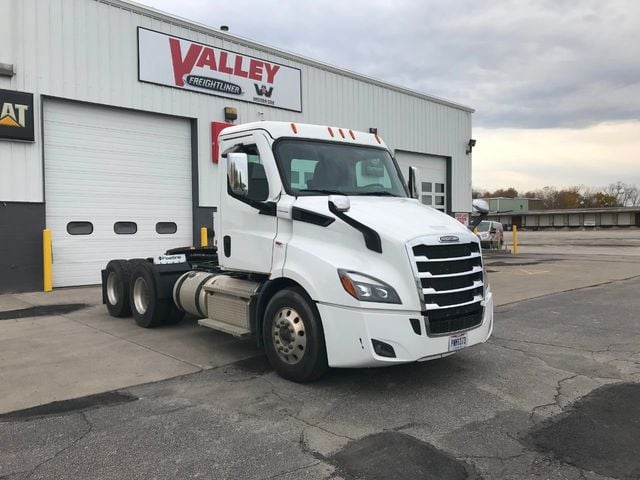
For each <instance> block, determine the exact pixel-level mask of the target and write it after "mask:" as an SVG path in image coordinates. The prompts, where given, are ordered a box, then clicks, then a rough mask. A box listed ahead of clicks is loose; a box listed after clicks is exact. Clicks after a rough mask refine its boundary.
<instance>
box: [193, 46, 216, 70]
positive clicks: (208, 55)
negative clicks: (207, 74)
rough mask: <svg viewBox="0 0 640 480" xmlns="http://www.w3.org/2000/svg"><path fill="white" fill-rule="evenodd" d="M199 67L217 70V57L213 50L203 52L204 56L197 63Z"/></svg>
mask: <svg viewBox="0 0 640 480" xmlns="http://www.w3.org/2000/svg"><path fill="white" fill-rule="evenodd" d="M196 66H197V67H205V66H207V67H209V68H210V69H211V70H214V71H215V70H216V56H215V55H214V54H213V48H208V47H207V48H205V49H204V50H202V54H201V55H200V58H199V59H198V63H196Z"/></svg>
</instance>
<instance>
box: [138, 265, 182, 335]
mask: <svg viewBox="0 0 640 480" xmlns="http://www.w3.org/2000/svg"><path fill="white" fill-rule="evenodd" d="M129 304H130V305H131V313H133V318H134V319H135V321H136V323H137V324H138V326H140V327H143V328H153V327H158V326H160V325H165V324H166V323H167V321H168V319H169V316H170V313H171V307H173V306H174V305H173V301H172V300H171V299H167V298H163V299H159V298H158V288H157V285H156V278H155V275H154V274H153V265H151V264H150V263H147V262H135V263H134V268H133V272H132V273H131V281H130V284H129Z"/></svg>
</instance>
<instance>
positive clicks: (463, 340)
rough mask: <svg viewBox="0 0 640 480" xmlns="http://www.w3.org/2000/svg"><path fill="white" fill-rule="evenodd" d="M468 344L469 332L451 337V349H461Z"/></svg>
mask: <svg viewBox="0 0 640 480" xmlns="http://www.w3.org/2000/svg"><path fill="white" fill-rule="evenodd" d="M466 346H467V334H466V333H458V334H457V335H451V336H450V337H449V351H450V352H453V351H454V350H460V349H461V348H464V347H466Z"/></svg>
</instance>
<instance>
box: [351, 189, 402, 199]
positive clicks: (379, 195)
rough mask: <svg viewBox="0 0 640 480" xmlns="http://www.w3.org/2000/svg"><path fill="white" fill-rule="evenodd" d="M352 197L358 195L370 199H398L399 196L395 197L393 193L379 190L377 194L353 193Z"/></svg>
mask: <svg viewBox="0 0 640 480" xmlns="http://www.w3.org/2000/svg"><path fill="white" fill-rule="evenodd" d="M352 195H360V196H364V197H366V196H372V197H399V196H400V195H396V194H395V193H391V192H385V191H384V190H380V191H377V192H358V193H353V194H352Z"/></svg>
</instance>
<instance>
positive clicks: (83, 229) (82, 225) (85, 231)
mask: <svg viewBox="0 0 640 480" xmlns="http://www.w3.org/2000/svg"><path fill="white" fill-rule="evenodd" d="M67 233H68V234H69V235H91V234H92V233H93V224H92V223H91V222H69V223H67Z"/></svg>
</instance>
